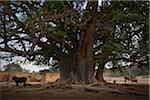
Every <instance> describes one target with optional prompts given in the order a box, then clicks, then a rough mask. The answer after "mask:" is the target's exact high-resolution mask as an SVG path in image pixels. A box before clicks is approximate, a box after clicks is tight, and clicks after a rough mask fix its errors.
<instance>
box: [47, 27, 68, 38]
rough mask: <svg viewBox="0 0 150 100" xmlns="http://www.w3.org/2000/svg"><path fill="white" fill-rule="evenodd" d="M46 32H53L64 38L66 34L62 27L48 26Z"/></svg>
mask: <svg viewBox="0 0 150 100" xmlns="http://www.w3.org/2000/svg"><path fill="white" fill-rule="evenodd" d="M47 32H48V33H49V34H55V35H56V36H58V37H59V38H64V37H65V36H66V35H67V33H66V32H65V30H64V28H62V27H48V29H47Z"/></svg>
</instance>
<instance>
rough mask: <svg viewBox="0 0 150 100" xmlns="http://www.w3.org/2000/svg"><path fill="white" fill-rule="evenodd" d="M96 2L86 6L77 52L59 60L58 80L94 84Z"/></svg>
mask: <svg viewBox="0 0 150 100" xmlns="http://www.w3.org/2000/svg"><path fill="white" fill-rule="evenodd" d="M96 12H97V1H92V2H89V3H88V5H87V13H86V20H85V22H84V23H83V24H82V25H81V26H80V30H81V33H80V40H79V45H78V47H77V50H76V51H75V52H74V53H73V54H72V56H64V57H62V58H61V59H60V63H59V64H60V79H61V80H68V81H69V82H73V83H76V82H83V83H85V84H89V83H92V82H94V81H95V80H96V79H95V77H94V61H93V54H94V53H93V44H94V34H95V27H96Z"/></svg>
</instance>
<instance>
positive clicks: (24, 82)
mask: <svg viewBox="0 0 150 100" xmlns="http://www.w3.org/2000/svg"><path fill="white" fill-rule="evenodd" d="M12 80H14V81H15V82H16V86H18V85H19V83H23V85H24V86H25V85H26V81H27V78H26V77H16V76H13V77H12Z"/></svg>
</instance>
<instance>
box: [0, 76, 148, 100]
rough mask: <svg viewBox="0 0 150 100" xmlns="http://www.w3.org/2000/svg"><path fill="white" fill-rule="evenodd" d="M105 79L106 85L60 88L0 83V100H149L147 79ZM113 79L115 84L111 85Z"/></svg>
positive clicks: (34, 83)
mask: <svg viewBox="0 0 150 100" xmlns="http://www.w3.org/2000/svg"><path fill="white" fill-rule="evenodd" d="M106 79H107V81H108V83H107V84H92V85H64V86H63V85H62V86H61V87H59V85H58V86H57V85H56V86H54V85H52V84H50V83H48V84H46V83H39V82H30V83H28V86H26V87H23V86H22V85H20V86H19V87H16V86H15V84H14V82H0V96H1V97H0V100H149V83H147V82H148V80H149V79H147V80H146V79H145V80H146V82H143V83H142V82H138V83H131V82H127V83H123V82H122V81H123V80H122V81H121V80H120V81H121V82H120V81H119V79H120V78H106ZM110 79H111V80H110ZM114 79H115V80H117V81H116V84H113V83H112V82H113V80H114Z"/></svg>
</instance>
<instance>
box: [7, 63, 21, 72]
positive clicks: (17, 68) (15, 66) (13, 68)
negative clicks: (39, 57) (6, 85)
mask: <svg viewBox="0 0 150 100" xmlns="http://www.w3.org/2000/svg"><path fill="white" fill-rule="evenodd" d="M4 69H5V71H10V72H11V71H23V69H22V68H21V66H20V65H19V64H15V63H10V64H8V65H5V66H4Z"/></svg>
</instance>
